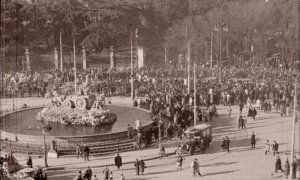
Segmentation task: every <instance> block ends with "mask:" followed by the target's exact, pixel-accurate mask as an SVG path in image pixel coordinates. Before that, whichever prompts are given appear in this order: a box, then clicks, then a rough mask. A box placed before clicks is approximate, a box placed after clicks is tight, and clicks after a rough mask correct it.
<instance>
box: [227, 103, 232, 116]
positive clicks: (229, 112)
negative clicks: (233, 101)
mask: <svg viewBox="0 0 300 180" xmlns="http://www.w3.org/2000/svg"><path fill="white" fill-rule="evenodd" d="M227 111H228V116H229V117H230V116H231V112H232V108H231V106H230V105H229V106H228V109H227Z"/></svg>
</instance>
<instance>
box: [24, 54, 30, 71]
mask: <svg viewBox="0 0 300 180" xmlns="http://www.w3.org/2000/svg"><path fill="white" fill-rule="evenodd" d="M25 58H26V69H27V71H30V59H29V51H28V49H26V50H25Z"/></svg>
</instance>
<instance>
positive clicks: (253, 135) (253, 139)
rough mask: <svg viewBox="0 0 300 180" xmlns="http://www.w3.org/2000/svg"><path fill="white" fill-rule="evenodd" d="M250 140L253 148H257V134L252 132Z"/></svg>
mask: <svg viewBox="0 0 300 180" xmlns="http://www.w3.org/2000/svg"><path fill="white" fill-rule="evenodd" d="M250 141H251V148H255V144H256V140H255V134H254V132H252V134H251V139H250Z"/></svg>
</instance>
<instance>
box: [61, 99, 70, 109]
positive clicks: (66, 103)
mask: <svg viewBox="0 0 300 180" xmlns="http://www.w3.org/2000/svg"><path fill="white" fill-rule="evenodd" d="M63 105H64V107H65V108H70V109H71V108H72V103H71V101H70V100H65V101H64V102H63Z"/></svg>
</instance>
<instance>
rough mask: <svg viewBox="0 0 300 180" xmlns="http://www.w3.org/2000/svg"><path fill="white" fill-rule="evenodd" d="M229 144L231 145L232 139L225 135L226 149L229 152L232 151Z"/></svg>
mask: <svg viewBox="0 0 300 180" xmlns="http://www.w3.org/2000/svg"><path fill="white" fill-rule="evenodd" d="M229 145H230V139H229V138H228V136H226V137H225V149H226V150H227V152H230V150H229Z"/></svg>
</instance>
